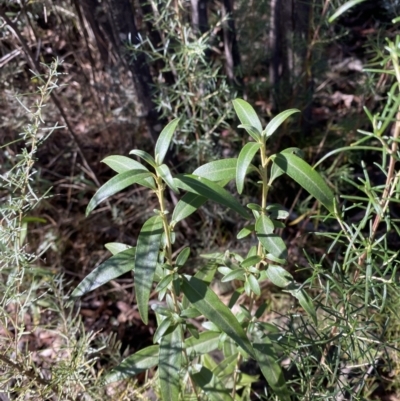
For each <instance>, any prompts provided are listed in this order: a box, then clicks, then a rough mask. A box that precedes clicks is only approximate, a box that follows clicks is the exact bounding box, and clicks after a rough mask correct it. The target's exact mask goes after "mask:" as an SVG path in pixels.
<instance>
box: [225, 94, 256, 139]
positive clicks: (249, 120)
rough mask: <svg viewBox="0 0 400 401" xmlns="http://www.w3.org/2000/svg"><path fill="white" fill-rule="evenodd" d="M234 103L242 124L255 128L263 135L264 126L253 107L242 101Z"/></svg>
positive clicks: (238, 100)
mask: <svg viewBox="0 0 400 401" xmlns="http://www.w3.org/2000/svg"><path fill="white" fill-rule="evenodd" d="M232 103H233V107H234V108H235V111H236V114H237V116H238V118H239V120H240V122H241V123H242V124H244V125H250V126H252V127H254V128H255V129H256V130H257V131H258V133H259V134H260V135H261V131H262V125H261V122H260V119H259V118H258V116H257V113H256V112H255V111H254V109H253V107H251V105H250V104H249V103H247V102H246V101H244V100H242V99H235V100H233V101H232Z"/></svg>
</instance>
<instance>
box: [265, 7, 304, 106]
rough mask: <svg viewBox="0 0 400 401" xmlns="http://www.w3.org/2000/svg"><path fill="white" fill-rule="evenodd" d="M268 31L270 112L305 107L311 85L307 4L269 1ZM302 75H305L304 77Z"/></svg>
mask: <svg viewBox="0 0 400 401" xmlns="http://www.w3.org/2000/svg"><path fill="white" fill-rule="evenodd" d="M270 10H271V14H270V15H271V19H270V31H269V52H270V85H271V89H272V96H271V101H272V104H273V109H275V110H276V111H282V110H284V109H285V108H288V107H294V106H296V107H300V108H302V109H304V108H306V107H307V104H308V103H309V101H310V90H311V89H312V82H309V81H310V80H309V79H304V77H305V75H307V74H305V73H306V71H305V70H306V69H307V68H309V67H310V66H308V65H307V45H308V41H309V40H308V39H309V38H308V32H309V18H310V4H308V3H307V2H304V1H302V0H293V1H287V0H271V2H270ZM304 74H305V75H304Z"/></svg>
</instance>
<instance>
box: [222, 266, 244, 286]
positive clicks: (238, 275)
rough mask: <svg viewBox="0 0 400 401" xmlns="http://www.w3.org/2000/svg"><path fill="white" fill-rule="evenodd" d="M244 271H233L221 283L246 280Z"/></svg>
mask: <svg viewBox="0 0 400 401" xmlns="http://www.w3.org/2000/svg"><path fill="white" fill-rule="evenodd" d="M244 279H245V277H244V271H243V269H235V270H232V271H231V272H230V273H228V274H226V275H225V276H224V277H222V279H221V282H222V283H227V282H228V281H232V280H244Z"/></svg>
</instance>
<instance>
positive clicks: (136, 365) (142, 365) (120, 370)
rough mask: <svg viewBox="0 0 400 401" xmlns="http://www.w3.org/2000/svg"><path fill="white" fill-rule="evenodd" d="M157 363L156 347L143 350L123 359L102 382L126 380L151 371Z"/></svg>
mask: <svg viewBox="0 0 400 401" xmlns="http://www.w3.org/2000/svg"><path fill="white" fill-rule="evenodd" d="M157 363H158V345H152V346H150V347H147V348H144V349H142V350H140V351H138V352H136V353H135V354H133V355H130V356H128V358H126V359H124V360H123V361H122V362H121V363H120V364H119V365H118V366H117V367H115V368H114V369H112V370H111V371H110V373H108V374H107V375H106V376H105V378H104V380H105V384H109V383H113V382H116V381H119V380H124V379H128V378H130V377H132V376H135V375H137V374H139V373H142V372H144V371H146V370H147V369H151V368H152V367H153V366H156V365H157Z"/></svg>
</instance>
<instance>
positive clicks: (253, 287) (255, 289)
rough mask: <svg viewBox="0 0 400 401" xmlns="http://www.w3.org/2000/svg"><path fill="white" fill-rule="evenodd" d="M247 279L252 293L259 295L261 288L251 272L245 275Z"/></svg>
mask: <svg viewBox="0 0 400 401" xmlns="http://www.w3.org/2000/svg"><path fill="white" fill-rule="evenodd" d="M247 281H248V283H249V286H250V289H251V291H253V292H254V294H256V295H258V296H260V295H261V289H260V285H259V284H258V281H257V279H256V278H255V277H254V276H253V275H252V274H249V275H248V276H247Z"/></svg>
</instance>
